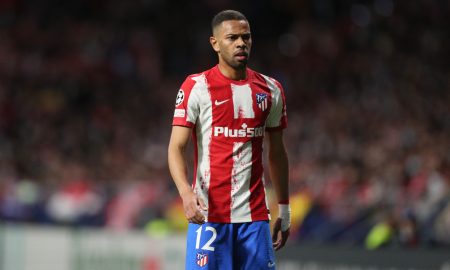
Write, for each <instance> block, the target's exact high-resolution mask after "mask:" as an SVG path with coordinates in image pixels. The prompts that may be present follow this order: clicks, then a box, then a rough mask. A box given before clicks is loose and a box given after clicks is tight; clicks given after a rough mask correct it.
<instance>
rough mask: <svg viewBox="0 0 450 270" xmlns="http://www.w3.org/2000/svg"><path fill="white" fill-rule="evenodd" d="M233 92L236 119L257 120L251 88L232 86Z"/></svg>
mask: <svg viewBox="0 0 450 270" xmlns="http://www.w3.org/2000/svg"><path fill="white" fill-rule="evenodd" d="M231 92H232V93H233V106H234V119H239V118H255V111H253V99H252V89H251V88H250V86H249V85H248V84H244V85H235V84H231Z"/></svg>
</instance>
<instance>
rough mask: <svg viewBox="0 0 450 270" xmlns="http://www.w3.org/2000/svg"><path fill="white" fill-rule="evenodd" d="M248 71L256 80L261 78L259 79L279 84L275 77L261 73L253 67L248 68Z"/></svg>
mask: <svg viewBox="0 0 450 270" xmlns="http://www.w3.org/2000/svg"><path fill="white" fill-rule="evenodd" d="M248 72H249V73H250V74H251V76H252V77H253V78H254V79H256V80H261V81H265V82H271V83H274V84H277V85H281V84H280V82H279V81H278V80H276V79H275V78H273V77H271V76H268V75H265V74H263V73H260V72H257V71H255V70H253V69H250V68H248Z"/></svg>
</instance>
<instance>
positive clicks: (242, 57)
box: [234, 52, 248, 60]
mask: <svg viewBox="0 0 450 270" xmlns="http://www.w3.org/2000/svg"><path fill="white" fill-rule="evenodd" d="M234 56H235V57H236V58H237V59H238V60H246V59H247V58H248V53H247V52H237V53H235V54H234Z"/></svg>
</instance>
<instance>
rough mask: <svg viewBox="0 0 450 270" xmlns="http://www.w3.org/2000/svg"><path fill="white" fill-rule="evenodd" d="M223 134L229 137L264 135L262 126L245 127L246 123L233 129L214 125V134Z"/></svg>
mask: <svg viewBox="0 0 450 270" xmlns="http://www.w3.org/2000/svg"><path fill="white" fill-rule="evenodd" d="M220 135H223V136H225V137H231V138H236V137H238V138H253V137H262V136H263V135H264V127H255V128H252V127H247V125H246V124H243V125H242V128H240V129H233V128H229V127H214V136H215V137H217V136H220Z"/></svg>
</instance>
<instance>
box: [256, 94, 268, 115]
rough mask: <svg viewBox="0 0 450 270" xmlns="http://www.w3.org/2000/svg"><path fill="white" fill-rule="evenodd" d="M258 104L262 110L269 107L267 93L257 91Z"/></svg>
mask: <svg viewBox="0 0 450 270" xmlns="http://www.w3.org/2000/svg"><path fill="white" fill-rule="evenodd" d="M256 104H257V105H258V107H259V108H260V109H261V111H265V110H266V109H267V94H264V93H256Z"/></svg>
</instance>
